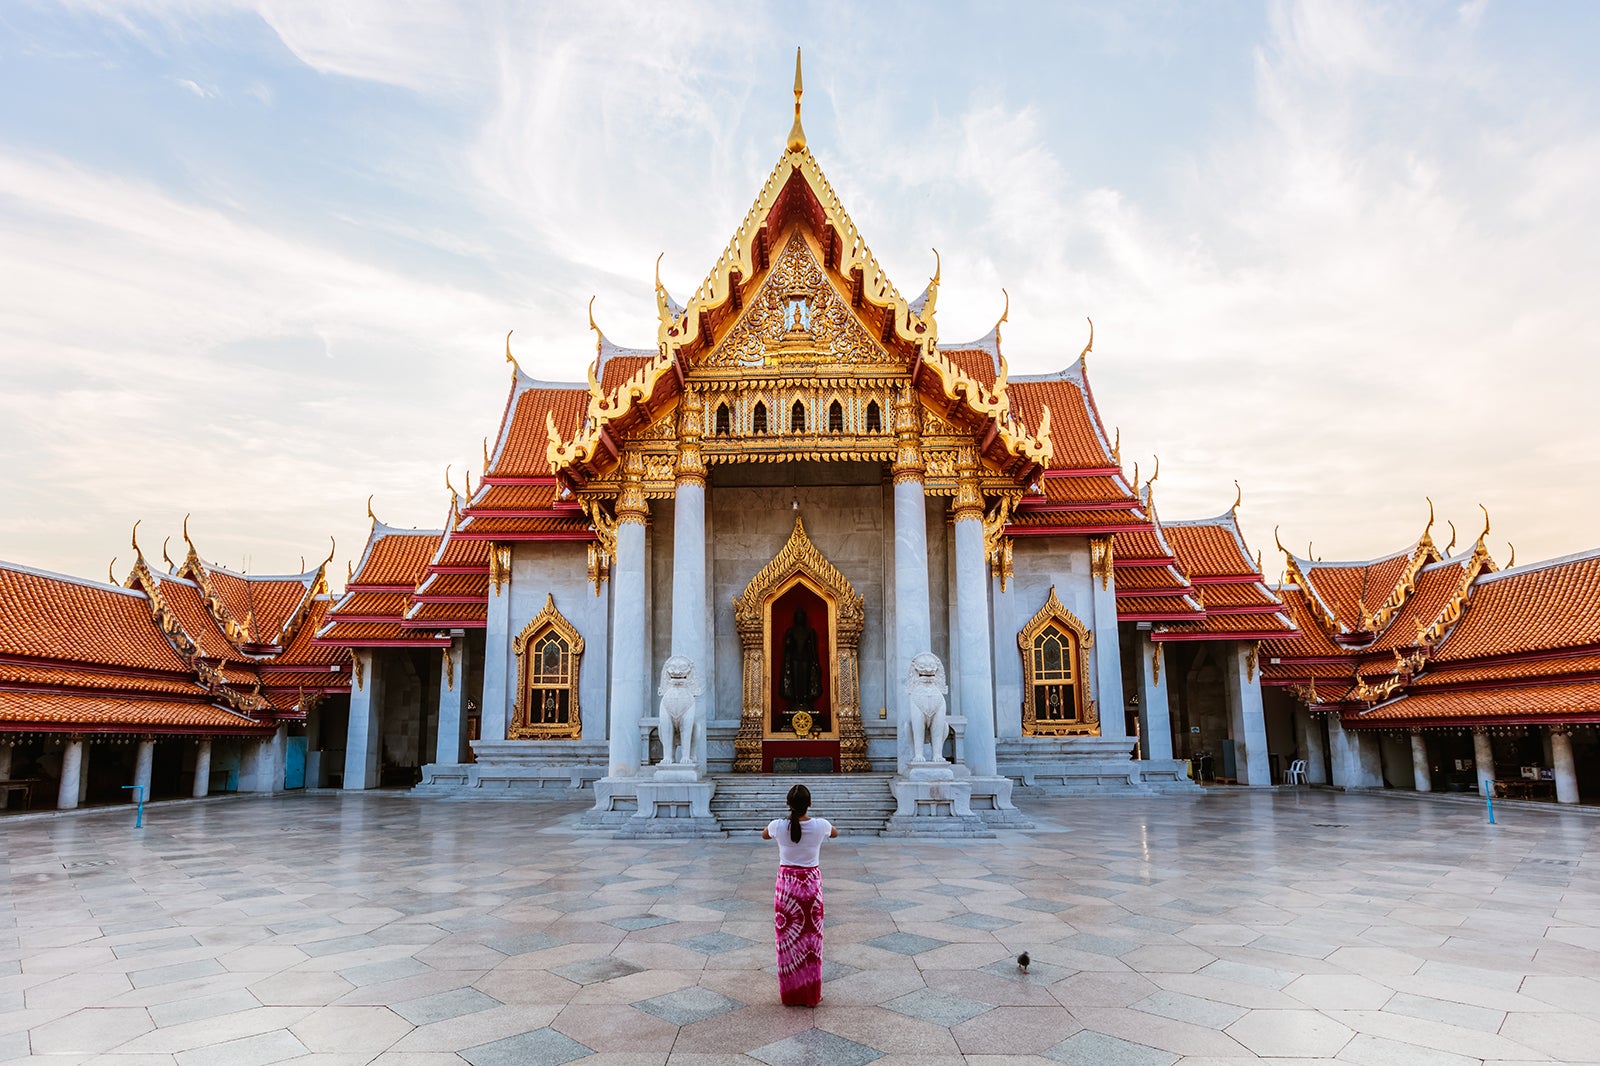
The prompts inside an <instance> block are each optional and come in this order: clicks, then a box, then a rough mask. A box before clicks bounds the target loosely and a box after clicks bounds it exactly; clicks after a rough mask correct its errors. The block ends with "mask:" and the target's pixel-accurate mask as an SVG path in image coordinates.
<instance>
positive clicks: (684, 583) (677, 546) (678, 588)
mask: <svg viewBox="0 0 1600 1066" xmlns="http://www.w3.org/2000/svg"><path fill="white" fill-rule="evenodd" d="M706 599H707V597H706V483H705V479H704V478H703V477H679V478H678V481H677V485H676V487H675V489H674V492H673V518H672V654H673V655H682V656H684V657H685V658H687V659H688V660H689V661H690V662H692V663H694V665H695V669H696V670H698V671H699V674H700V676H701V677H702V678H705V679H707V680H708V681H709V679H710V678H711V660H710V656H709V655H707V654H706V649H707V647H708V646H709V642H708V641H707V640H706ZM713 687H714V686H712V685H710V684H707V685H705V690H706V691H705V693H704V694H703V695H702V696H701V697H700V706H699V712H700V715H701V719H700V720H701V721H702V722H705V721H708V720H710V718H711V704H712V700H711V689H712V688H713ZM698 732H699V735H698V736H697V737H696V738H695V751H694V759H695V762H696V764H698V765H699V767H700V770H701V772H702V773H703V772H704V771H705V768H706V731H705V730H704V729H701V730H699V731H698Z"/></svg>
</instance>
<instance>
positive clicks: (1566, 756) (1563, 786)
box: [1550, 727, 1578, 803]
mask: <svg viewBox="0 0 1600 1066" xmlns="http://www.w3.org/2000/svg"><path fill="white" fill-rule="evenodd" d="M1550 766H1551V768H1552V769H1554V770H1555V775H1556V802H1557V803H1577V802H1578V764H1577V762H1576V761H1575V760H1574V759H1573V757H1572V734H1571V733H1570V732H1568V731H1567V730H1565V729H1561V728H1559V727H1552V728H1551V730H1550Z"/></svg>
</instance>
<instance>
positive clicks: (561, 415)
mask: <svg viewBox="0 0 1600 1066" xmlns="http://www.w3.org/2000/svg"><path fill="white" fill-rule="evenodd" d="M508 407H509V411H510V417H509V418H508V419H506V420H505V421H504V422H503V423H502V424H501V427H500V435H499V437H498V438H496V441H495V450H494V455H493V457H492V459H491V462H490V464H489V472H490V474H491V475H498V476H502V477H542V476H548V475H549V473H550V462H549V460H548V459H546V458H545V451H546V449H547V447H548V446H549V431H548V428H547V426H546V420H545V416H546V414H550V415H553V416H554V418H555V424H556V432H557V433H559V434H560V435H561V439H562V440H571V439H572V438H573V437H575V436H577V434H578V430H580V429H581V428H583V422H584V419H585V418H586V417H587V415H588V412H589V389H588V387H587V386H583V385H566V386H563V385H553V384H549V383H545V382H536V381H534V380H533V379H531V378H528V377H526V376H523V375H522V374H521V373H520V372H519V374H518V375H517V379H516V382H515V384H514V385H513V387H512V400H511V403H510V404H509V405H508Z"/></svg>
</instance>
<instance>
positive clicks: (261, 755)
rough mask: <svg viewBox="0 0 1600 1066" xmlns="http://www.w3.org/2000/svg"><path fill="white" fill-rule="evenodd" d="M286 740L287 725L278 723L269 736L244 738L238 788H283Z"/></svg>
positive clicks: (276, 789) (256, 790)
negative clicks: (254, 738) (257, 738)
mask: <svg viewBox="0 0 1600 1066" xmlns="http://www.w3.org/2000/svg"><path fill="white" fill-rule="evenodd" d="M288 740H289V727H288V726H286V725H280V726H279V727H278V728H277V729H276V730H274V731H273V733H272V735H271V736H266V737H262V738H260V739H259V740H247V741H245V742H244V753H243V754H244V757H243V758H242V759H241V760H240V764H239V791H240V792H265V793H272V792H282V791H283V754H284V748H285V747H286V746H287V744H288ZM374 759H376V756H374ZM374 765H376V763H374ZM369 787H375V785H374V786H369Z"/></svg>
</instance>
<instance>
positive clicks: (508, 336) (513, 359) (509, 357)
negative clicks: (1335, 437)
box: [506, 329, 522, 374]
mask: <svg viewBox="0 0 1600 1066" xmlns="http://www.w3.org/2000/svg"><path fill="white" fill-rule="evenodd" d="M512 332H513V331H512V330H509V329H508V330H506V362H508V363H510V364H511V372H512V373H513V374H515V373H517V372H518V371H520V370H521V369H522V367H520V366H518V365H517V357H516V356H514V355H512V354H511V334H512Z"/></svg>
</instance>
